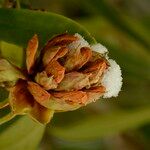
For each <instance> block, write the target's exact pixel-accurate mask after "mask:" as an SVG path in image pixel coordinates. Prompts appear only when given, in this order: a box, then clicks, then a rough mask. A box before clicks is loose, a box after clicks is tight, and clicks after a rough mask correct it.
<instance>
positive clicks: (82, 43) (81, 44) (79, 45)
mask: <svg viewBox="0 0 150 150" xmlns="http://www.w3.org/2000/svg"><path fill="white" fill-rule="evenodd" d="M75 36H76V37H78V40H77V41H74V42H72V43H70V44H69V45H68V48H69V49H70V50H72V49H77V48H79V49H80V48H82V47H90V45H89V43H88V42H87V41H86V40H85V39H84V38H83V37H82V36H81V35H80V34H78V33H76V34H75Z"/></svg>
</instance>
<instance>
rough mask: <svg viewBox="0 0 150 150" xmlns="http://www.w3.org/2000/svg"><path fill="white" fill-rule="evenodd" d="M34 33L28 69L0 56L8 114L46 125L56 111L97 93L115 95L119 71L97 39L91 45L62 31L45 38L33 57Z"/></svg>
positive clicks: (90, 99)
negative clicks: (23, 116) (25, 117)
mask: <svg viewBox="0 0 150 150" xmlns="http://www.w3.org/2000/svg"><path fill="white" fill-rule="evenodd" d="M37 49H38V37H37V35H34V36H33V37H32V39H31V40H30V41H29V43H28V46H27V49H26V72H27V73H26V74H24V72H22V70H21V69H19V68H17V67H15V66H13V65H12V64H11V63H9V62H8V61H7V60H5V59H0V86H2V87H5V88H6V89H7V90H8V91H9V100H8V101H7V102H5V103H4V102H3V103H1V105H0V106H1V108H3V107H5V106H7V105H9V106H10V107H11V113H10V114H8V115H7V116H4V118H2V119H0V124H1V123H3V122H5V121H7V120H9V119H11V118H13V117H14V116H15V115H24V114H27V115H29V116H30V117H31V118H33V119H34V120H36V121H38V122H40V123H42V124H47V123H48V122H49V121H50V119H51V118H52V117H53V114H54V112H63V111H71V110H75V109H78V108H80V107H82V106H85V105H87V104H89V103H91V102H95V101H96V100H98V99H99V98H100V97H104V98H108V97H112V96H117V95H118V93H119V91H120V89H121V85H122V77H121V70H120V67H119V65H117V64H116V62H115V61H113V60H111V59H109V58H108V56H107V49H106V48H105V47H104V46H102V45H101V44H95V45H92V46H90V45H89V43H88V42H87V41H85V40H84V38H83V37H82V36H81V35H79V34H75V35H69V34H61V35H58V36H55V37H54V38H52V39H51V40H49V41H48V42H47V43H46V45H45V46H44V48H43V49H42V50H41V54H40V56H39V58H38V60H40V61H37Z"/></svg>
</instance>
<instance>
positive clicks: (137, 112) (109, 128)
mask: <svg viewBox="0 0 150 150" xmlns="http://www.w3.org/2000/svg"><path fill="white" fill-rule="evenodd" d="M148 122H150V107H145V108H138V109H134V110H132V111H131V110H130V111H122V110H120V111H116V112H111V113H110V114H107V115H97V116H95V117H91V118H88V119H82V121H80V122H78V123H76V124H75V125H74V126H71V127H68V126H67V127H66V128H65V127H51V129H50V130H49V133H50V134H52V135H54V136H56V137H58V138H63V139H66V140H89V139H90V140H91V139H95V138H100V137H103V136H107V135H110V134H115V133H118V132H120V131H125V130H127V129H132V128H137V127H139V126H141V125H143V124H145V123H148Z"/></svg>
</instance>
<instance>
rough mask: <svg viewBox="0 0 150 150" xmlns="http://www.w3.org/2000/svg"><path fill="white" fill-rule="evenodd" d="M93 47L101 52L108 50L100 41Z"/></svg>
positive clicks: (104, 52)
mask: <svg viewBox="0 0 150 150" xmlns="http://www.w3.org/2000/svg"><path fill="white" fill-rule="evenodd" d="M91 49H92V50H93V51H95V52H98V53H100V54H106V53H107V52H108V50H107V48H106V47H105V46H103V45H102V44H100V43H98V44H94V45H92V46H91Z"/></svg>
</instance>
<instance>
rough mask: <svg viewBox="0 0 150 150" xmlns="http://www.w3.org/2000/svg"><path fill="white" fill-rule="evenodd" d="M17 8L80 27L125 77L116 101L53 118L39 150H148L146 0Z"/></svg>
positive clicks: (29, 0) (55, 0)
mask: <svg viewBox="0 0 150 150" xmlns="http://www.w3.org/2000/svg"><path fill="white" fill-rule="evenodd" d="M20 4H21V7H22V8H27V9H37V10H41V11H50V12H54V13H57V14H61V15H64V16H66V17H69V18H71V19H73V20H75V21H77V22H78V23H80V24H81V25H83V26H84V27H85V28H86V29H87V30H88V31H89V32H90V33H91V35H92V36H93V37H95V39H96V40H97V41H98V42H100V43H101V44H103V45H105V46H106V47H107V48H108V50H109V52H110V53H109V56H110V57H112V58H114V59H115V60H116V61H117V63H118V64H119V65H120V66H121V68H122V73H123V87H122V91H121V92H120V94H119V96H118V97H117V98H112V99H100V100H99V101H97V102H95V103H93V104H90V105H89V106H87V107H84V108H81V109H79V110H77V111H73V112H65V113H58V114H56V115H55V117H54V118H53V120H52V122H51V123H50V124H49V125H48V126H47V128H46V130H45V133H44V137H43V139H42V142H41V144H40V146H39V150H149V149H150V51H149V50H150V29H149V27H150V1H149V0H142V1H141V0H20Z"/></svg>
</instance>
